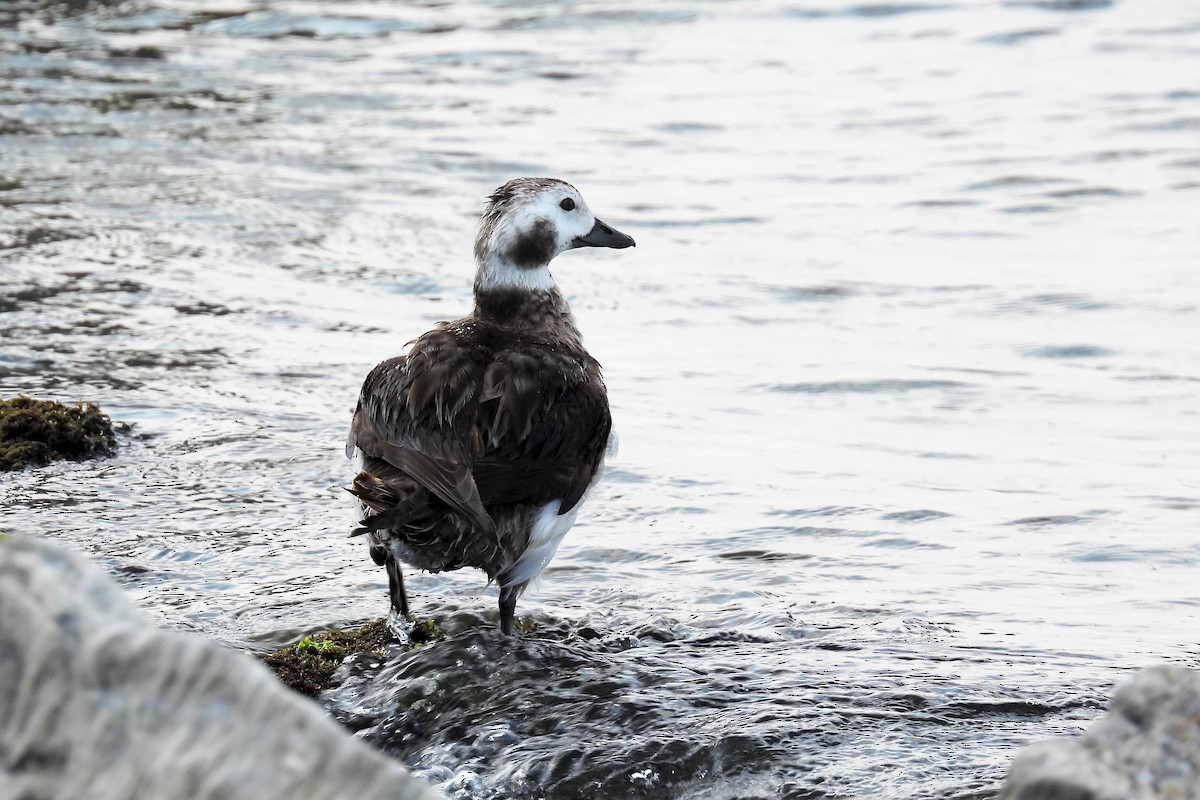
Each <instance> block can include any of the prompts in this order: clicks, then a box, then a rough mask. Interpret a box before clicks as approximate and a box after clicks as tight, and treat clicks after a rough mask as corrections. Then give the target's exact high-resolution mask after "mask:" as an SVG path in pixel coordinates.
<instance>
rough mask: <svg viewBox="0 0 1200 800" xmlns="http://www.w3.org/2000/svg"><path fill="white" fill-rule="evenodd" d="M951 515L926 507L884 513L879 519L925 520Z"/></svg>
mask: <svg viewBox="0 0 1200 800" xmlns="http://www.w3.org/2000/svg"><path fill="white" fill-rule="evenodd" d="M949 516H951V515H950V514H947V513H946V512H944V511H934V510H932V509H928V508H918V509H914V510H912V511H892V512H889V513H887V514H884V515H883V516H881V517H880V519H884V520H889V521H891V520H895V521H899V522H925V521H927V520H931V519H945V518H946V517H949Z"/></svg>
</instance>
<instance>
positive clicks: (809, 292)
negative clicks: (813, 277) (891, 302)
mask: <svg viewBox="0 0 1200 800" xmlns="http://www.w3.org/2000/svg"><path fill="white" fill-rule="evenodd" d="M726 283H728V284H730V285H737V286H742V285H745V280H744V278H740V277H739V278H730V279H729V280H728V281H726ZM750 288H753V289H755V290H757V291H761V292H766V293H767V294H770V295H772V296H774V297H777V298H779V299H780V300H783V301H785V302H793V303H821V302H826V301H828V300H842V299H845V298H847V297H853V296H854V295H856V294H858V290H856V289H853V288H851V287H849V286H845V285H825V286H782V285H778V284H769V283H752V284H750Z"/></svg>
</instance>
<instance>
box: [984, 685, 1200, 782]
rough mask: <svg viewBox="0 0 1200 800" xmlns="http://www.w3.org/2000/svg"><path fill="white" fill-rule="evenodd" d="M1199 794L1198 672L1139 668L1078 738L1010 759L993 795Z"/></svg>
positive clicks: (1047, 744) (1041, 745) (1043, 744)
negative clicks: (999, 788) (1002, 781)
mask: <svg viewBox="0 0 1200 800" xmlns="http://www.w3.org/2000/svg"><path fill="white" fill-rule="evenodd" d="M1167 798H1170V800H1200V673H1197V672H1194V671H1192V670H1189V669H1185V668H1183V667H1153V668H1150V669H1146V670H1143V671H1141V672H1139V673H1138V674H1137V675H1135V676H1133V677H1132V678H1131V679H1129V680H1128V681H1126V682H1125V683H1123V684H1122V685H1121V686H1119V687H1118V688H1117V691H1116V693H1115V694H1114V695H1113V699H1112V703H1111V704H1110V706H1109V710H1108V714H1107V715H1106V716H1105V717H1103V718H1102V719H1101V720H1099V721H1098V722H1096V723H1095V724H1093V725H1092V727H1091V728H1089V729H1088V731H1087V733H1085V734H1084V735H1083V737H1082V738H1081V739H1079V740H1073V739H1062V740H1054V741H1049V742H1041V743H1039V744H1036V745H1033V746H1032V747H1029V748H1026V749H1025V750H1024V751H1022V752H1021V753H1020V754H1018V756H1017V758H1016V759H1015V760H1014V761H1013V765H1012V768H1011V769H1010V770H1009V774H1008V779H1007V780H1006V781H1005V784H1004V791H1003V792H1002V793H1001V795H1000V800H1167Z"/></svg>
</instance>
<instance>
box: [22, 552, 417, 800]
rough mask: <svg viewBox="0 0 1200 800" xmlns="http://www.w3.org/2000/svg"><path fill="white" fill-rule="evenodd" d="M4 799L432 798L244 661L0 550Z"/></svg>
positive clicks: (74, 566) (73, 563) (51, 557)
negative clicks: (167, 628)
mask: <svg viewBox="0 0 1200 800" xmlns="http://www.w3.org/2000/svg"><path fill="white" fill-rule="evenodd" d="M0 768H2V769H3V777H2V778H0V795H2V796H4V797H17V798H22V800H49V799H50V798H62V800H66V799H67V798H78V797H87V798H89V799H90V800H110V799H111V800H118V798H120V800H128V798H195V799H197V800H198V799H200V798H212V799H213V800H215V799H216V798H222V800H242V799H243V798H245V800H250V798H254V799H255V800H261V798H287V799H288V800H309V799H311V800H316V799H317V798H322V799H323V800H324V799H327V798H353V799H354V800H373V799H374V798H390V800H436V799H437V798H438V797H440V795H438V794H437V793H435V792H434V791H433V790H432V789H431V788H429V786H428V785H427V784H425V783H424V782H422V781H421V780H419V779H417V778H415V777H413V776H412V775H410V774H409V773H408V772H406V771H405V770H404V769H403V768H402V767H401V766H400V765H399V764H397V763H395V762H393V761H391V760H389V759H388V758H386V757H385V756H383V755H381V754H379V753H377V752H375V751H374V750H372V749H371V748H370V747H368V746H367V745H366V744H363V743H362V742H360V741H358V740H357V739H354V738H353V737H351V736H350V735H349V734H348V733H346V732H345V731H343V730H342V729H341V728H340V727H338V725H337V724H336V723H335V722H334V721H333V720H332V719H330V718H329V717H328V716H327V715H326V714H325V713H324V711H323V710H322V709H321V708H320V707H318V706H316V705H315V704H313V703H311V702H309V701H307V700H305V699H304V698H302V697H300V696H299V695H297V694H295V693H293V692H291V691H289V690H287V689H285V688H284V687H283V686H282V685H280V684H279V683H278V682H277V681H276V680H275V678H274V677H273V676H272V675H271V673H270V672H269V671H268V670H267V669H266V668H265V667H263V666H262V665H261V664H259V663H258V662H257V661H255V659H253V658H251V657H250V656H248V655H246V654H244V653H238V652H236V651H233V650H230V649H228V648H225V647H222V646H221V645H219V644H216V643H215V642H211V641H208V640H206V639H203V638H200V637H198V636H194V635H190V634H185V633H179V632H171V631H164V630H159V629H157V628H156V627H155V626H154V625H153V624H152V623H151V622H150V621H149V620H148V619H147V618H146V617H145V616H144V615H143V614H142V613H141V612H140V611H138V610H137V609H136V608H134V607H133V606H132V605H131V604H130V603H129V602H128V601H127V600H126V599H125V598H124V597H123V596H122V594H121V591H120V589H119V588H118V587H117V586H116V585H115V584H114V583H113V582H112V581H111V580H109V578H108V577H107V576H106V575H104V574H103V572H102V571H101V570H100V569H99V568H97V567H95V566H93V565H91V564H89V563H88V562H86V561H85V560H84V559H83V558H81V557H79V556H77V555H74V554H71V553H68V552H66V551H64V550H63V549H61V548H59V547H57V546H54V545H52V544H50V543H48V542H45V541H40V540H36V539H30V538H23V537H12V538H8V539H3V540H2V541H0Z"/></svg>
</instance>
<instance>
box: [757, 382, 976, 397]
mask: <svg viewBox="0 0 1200 800" xmlns="http://www.w3.org/2000/svg"><path fill="white" fill-rule="evenodd" d="M970 386H971V384H969V383H963V382H961V381H936V380H899V379H896V380H873V381H831V382H827V383H807V382H802V383H775V384H758V385H756V386H754V387H753V388H755V389H758V390H763V391H768V392H782V393H785V394H903V393H906V392H920V391H929V390H941V391H945V390H950V389H966V388H969V387H970Z"/></svg>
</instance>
